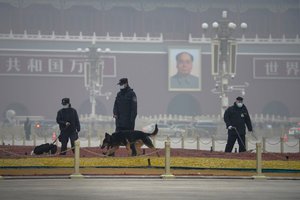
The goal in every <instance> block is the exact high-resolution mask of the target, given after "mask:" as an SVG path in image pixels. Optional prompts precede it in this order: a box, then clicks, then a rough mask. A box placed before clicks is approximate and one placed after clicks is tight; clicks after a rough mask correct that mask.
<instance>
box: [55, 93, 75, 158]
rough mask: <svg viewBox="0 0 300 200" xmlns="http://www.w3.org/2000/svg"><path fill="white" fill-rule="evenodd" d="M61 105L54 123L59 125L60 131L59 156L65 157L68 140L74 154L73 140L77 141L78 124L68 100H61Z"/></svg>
mask: <svg viewBox="0 0 300 200" xmlns="http://www.w3.org/2000/svg"><path fill="white" fill-rule="evenodd" d="M61 104H62V106H63V108H62V109H60V110H59V111H58V112H57V117H56V122H57V123H58V124H59V129H60V135H59V137H58V139H59V141H60V142H61V152H60V155H66V150H67V144H68V141H69V139H70V141H71V146H72V151H73V153H74V146H75V140H77V139H78V132H79V131H80V123H79V118H78V114H77V111H76V110H75V109H74V108H72V107H71V104H70V99H69V98H63V99H62V101H61Z"/></svg>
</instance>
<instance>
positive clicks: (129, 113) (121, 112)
mask: <svg viewBox="0 0 300 200" xmlns="http://www.w3.org/2000/svg"><path fill="white" fill-rule="evenodd" d="M113 113H114V115H115V116H116V126H117V127H123V128H131V127H134V123H135V118H136V115H137V98H136V95H135V93H134V91H133V89H131V88H130V87H129V86H128V87H126V88H124V89H121V91H120V92H118V94H117V97H116V100H115V103H114V109H113Z"/></svg>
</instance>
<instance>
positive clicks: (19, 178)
mask: <svg viewBox="0 0 300 200" xmlns="http://www.w3.org/2000/svg"><path fill="white" fill-rule="evenodd" d="M26 179H72V177H70V175H63V176H57V175H55V176H2V177H1V179H0V181H1V180H26ZM83 179H160V180H165V179H164V178H163V177H162V176H161V175H157V176H145V175H140V176H136V175H134V176H128V175H124V176H119V175H116V176H114V175H95V176H91V175H82V177H81V180H83ZM176 179H194V180H197V179H198V180H200V179H215V180H217V179H241V180H266V181H267V180H296V181H300V177H265V178H263V179H257V178H255V177H253V176H174V177H172V179H168V180H176Z"/></svg>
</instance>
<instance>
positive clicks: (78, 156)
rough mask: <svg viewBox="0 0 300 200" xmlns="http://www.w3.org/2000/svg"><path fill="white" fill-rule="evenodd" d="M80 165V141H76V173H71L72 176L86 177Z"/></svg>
mask: <svg viewBox="0 0 300 200" xmlns="http://www.w3.org/2000/svg"><path fill="white" fill-rule="evenodd" d="M79 166H80V141H79V140H76V141H75V156H74V173H73V174H71V175H70V178H84V176H83V175H82V174H80V172H79Z"/></svg>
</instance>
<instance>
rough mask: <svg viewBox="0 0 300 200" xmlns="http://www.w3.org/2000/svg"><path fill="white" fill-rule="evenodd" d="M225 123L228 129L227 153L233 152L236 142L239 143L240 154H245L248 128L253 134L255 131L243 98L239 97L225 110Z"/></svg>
mask: <svg viewBox="0 0 300 200" xmlns="http://www.w3.org/2000/svg"><path fill="white" fill-rule="evenodd" d="M224 121H225V123H226V128H227V129H228V137H227V144H226V147H225V152H232V148H233V146H234V143H235V142H236V141H238V144H239V152H245V151H246V144H245V142H246V141H245V135H246V126H247V128H248V131H250V132H252V130H253V129H252V123H251V119H250V116H249V113H248V110H247V107H246V106H245V105H244V104H243V98H242V97H237V98H236V101H235V102H234V104H233V105H232V106H230V107H229V108H227V109H226V110H225V113H224Z"/></svg>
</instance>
